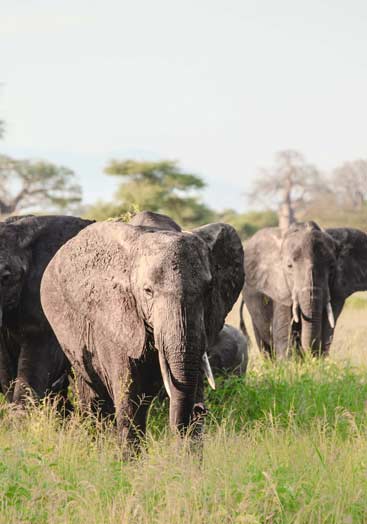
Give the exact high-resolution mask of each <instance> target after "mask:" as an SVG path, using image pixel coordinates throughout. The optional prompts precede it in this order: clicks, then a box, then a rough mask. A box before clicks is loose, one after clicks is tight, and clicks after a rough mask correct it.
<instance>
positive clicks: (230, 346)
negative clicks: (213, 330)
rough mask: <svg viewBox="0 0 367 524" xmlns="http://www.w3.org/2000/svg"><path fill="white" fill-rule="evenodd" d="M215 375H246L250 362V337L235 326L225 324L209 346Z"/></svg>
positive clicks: (209, 355)
mask: <svg viewBox="0 0 367 524" xmlns="http://www.w3.org/2000/svg"><path fill="white" fill-rule="evenodd" d="M208 357H209V362H210V365H211V367H212V369H213V372H214V375H216V374H222V373H231V374H234V375H244V374H245V373H246V369H247V364H248V339H247V337H245V336H244V334H243V333H241V331H239V330H238V329H236V328H235V327H233V326H230V325H228V324H224V326H223V329H222V330H221V332H220V333H219V334H218V336H217V338H216V340H215V341H214V343H213V344H212V345H211V346H209V347H208Z"/></svg>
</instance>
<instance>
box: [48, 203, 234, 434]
mask: <svg viewBox="0 0 367 524" xmlns="http://www.w3.org/2000/svg"><path fill="white" fill-rule="evenodd" d="M147 219H149V221H150V222H149V225H148V226H147V225H144V224H145V223H146V220H147ZM141 224H143V225H141ZM156 226H157V227H156ZM176 226H177V224H175V223H174V222H173V221H171V220H170V219H169V218H168V217H164V216H162V215H158V214H154V213H146V212H145V213H144V212H143V213H140V214H138V215H137V216H136V217H134V219H133V220H132V222H131V223H130V224H124V223H122V222H118V221H116V222H115V221H108V222H102V223H98V224H94V225H92V226H90V227H88V228H86V229H85V230H84V231H82V232H81V233H80V234H79V235H78V236H77V237H75V238H74V239H72V240H71V241H70V242H68V244H66V245H65V246H63V247H62V248H61V249H60V250H59V252H58V253H57V254H56V256H55V257H54V259H53V260H52V262H51V263H50V264H49V266H48V268H47V270H46V271H45V274H44V277H43V280H42V287H41V297H42V305H43V308H44V311H45V314H46V316H47V318H48V320H49V322H50V324H51V325H52V327H53V329H54V331H55V334H56V336H57V338H58V340H59V342H60V344H61V347H62V348H63V350H64V351H65V353H66V354H67V356H68V358H69V359H70V361H71V363H72V365H73V367H74V369H75V371H76V374H77V375H78V376H79V377H81V380H82V382H84V390H85V387H87V388H90V390H91V391H92V395H91V397H94V400H97V401H101V403H102V404H103V402H106V400H107V404H108V405H113V408H114V412H115V414H116V421H117V427H118V431H119V434H120V436H121V438H122V439H123V440H125V439H126V438H127V439H129V440H131V439H132V440H135V438H136V436H137V434H141V433H144V432H145V426H146V415H147V409H148V406H149V402H150V400H151V399H152V398H153V396H154V395H156V394H157V393H158V391H159V389H160V387H161V385H162V378H163V383H164V385H165V387H166V389H167V392H168V395H169V396H170V410H169V411H170V424H171V426H172V427H173V428H176V429H178V430H180V431H184V430H186V429H187V427H188V426H189V425H190V423H191V421H193V420H194V419H195V416H197V414H200V413H201V410H202V409H203V385H202V382H203V380H202V374H203V369H204V371H206V373H207V374H208V376H209V378H210V379H211V380H212V377H211V376H210V366H209V364H208V359H207V355H206V348H207V346H208V344H210V343H212V342H213V340H214V339H215V337H216V336H217V334H218V333H219V331H220V330H221V328H222V327H223V324H224V319H225V317H226V315H227V313H228V312H229V311H230V309H231V308H232V306H233V304H234V303H235V301H236V299H237V297H238V295H239V294H240V292H241V289H242V286H243V280H244V271H243V249H242V244H241V241H240V239H239V237H238V236H237V233H236V232H235V230H234V229H233V228H232V227H231V226H229V225H226V224H209V225H207V226H203V227H200V228H198V229H195V230H193V231H192V232H191V233H188V232H183V231H181V230H180V228H179V227H178V226H177V227H176Z"/></svg>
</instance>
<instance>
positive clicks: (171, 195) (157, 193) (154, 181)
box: [88, 160, 214, 227]
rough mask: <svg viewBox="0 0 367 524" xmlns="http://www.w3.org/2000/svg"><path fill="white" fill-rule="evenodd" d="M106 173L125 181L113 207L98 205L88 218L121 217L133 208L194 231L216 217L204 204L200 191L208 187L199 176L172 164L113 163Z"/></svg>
mask: <svg viewBox="0 0 367 524" xmlns="http://www.w3.org/2000/svg"><path fill="white" fill-rule="evenodd" d="M105 173H106V174H108V175H111V176H119V177H121V178H122V179H123V181H122V183H121V184H120V186H119V188H118V190H117V192H116V195H115V201H114V202H112V203H111V204H106V203H99V204H98V205H97V206H93V207H92V208H90V209H89V211H88V215H89V216H96V217H98V218H107V216H103V215H104V212H106V213H112V215H111V214H110V215H109V216H119V215H122V214H124V213H126V212H127V211H129V210H131V208H132V207H133V208H135V209H140V210H143V209H144V210H149V211H155V212H159V213H164V214H167V215H169V216H170V217H172V218H173V219H174V220H176V221H177V222H178V223H179V224H181V225H183V226H185V227H191V226H195V225H198V224H203V223H205V222H210V221H212V219H213V216H214V213H213V212H212V211H211V210H210V209H209V208H208V207H207V206H206V205H205V204H204V203H203V202H201V200H200V198H199V196H198V194H197V193H198V191H199V190H201V189H202V188H204V187H205V183H204V181H203V180H202V179H201V178H200V177H199V176H197V175H193V174H191V173H186V172H184V171H182V169H181V168H180V167H179V165H178V163H177V162H175V161H171V160H161V161H158V162H144V161H142V162H140V161H136V160H122V161H119V160H112V161H111V162H109V164H108V165H107V166H106V168H105Z"/></svg>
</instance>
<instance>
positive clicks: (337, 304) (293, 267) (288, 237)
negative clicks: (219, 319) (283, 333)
mask: <svg viewBox="0 0 367 524" xmlns="http://www.w3.org/2000/svg"><path fill="white" fill-rule="evenodd" d="M246 248H247V249H246V264H245V270H246V286H247V287H248V288H251V289H255V290H257V291H260V292H261V293H264V294H265V295H267V296H268V297H270V298H271V299H272V300H273V301H275V302H277V303H279V304H282V305H285V306H289V307H290V308H291V309H292V317H293V322H295V323H296V324H297V325H300V329H301V345H302V348H304V349H308V348H313V350H314V351H318V350H319V349H320V347H321V350H324V349H325V346H326V345H327V344H329V343H330V337H329V338H328V337H327V334H328V333H330V332H331V333H332V332H333V330H334V327H335V318H337V315H338V314H339V313H340V311H341V309H342V307H343V304H344V301H345V299H346V298H347V297H348V296H349V295H350V294H352V293H353V292H354V291H357V290H362V289H366V288H367V287H366V286H367V236H366V235H365V234H364V233H362V232H361V231H358V230H353V229H348V228H340V229H327V230H323V229H321V228H320V227H319V226H318V225H317V224H316V223H315V222H306V223H300V224H294V225H292V226H291V227H290V228H289V229H287V230H286V231H284V232H282V231H281V230H280V229H278V228H267V229H264V230H262V231H260V232H259V233H257V234H256V235H254V237H252V239H251V240H250V241H249V242H248V244H247V246H246ZM328 340H329V341H328Z"/></svg>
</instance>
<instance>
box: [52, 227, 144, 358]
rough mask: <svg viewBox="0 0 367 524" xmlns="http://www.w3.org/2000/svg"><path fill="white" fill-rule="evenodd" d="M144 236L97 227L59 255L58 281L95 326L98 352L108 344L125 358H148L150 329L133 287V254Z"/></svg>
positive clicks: (131, 230) (127, 229)
mask: <svg viewBox="0 0 367 524" xmlns="http://www.w3.org/2000/svg"><path fill="white" fill-rule="evenodd" d="M141 234H143V231H142V230H141V229H140V228H136V227H134V226H130V225H128V224H124V223H121V222H108V221H107V222H102V223H96V224H93V225H91V226H89V227H88V228H87V229H85V230H82V231H81V232H80V233H79V234H78V235H77V236H76V237H74V238H73V239H72V240H71V241H69V242H68V243H67V244H65V245H64V246H63V247H62V248H61V250H60V251H59V252H58V254H57V257H58V270H57V272H58V274H59V275H58V277H57V280H58V282H60V280H61V282H60V284H61V289H62V291H63V293H64V296H65V299H66V301H67V303H68V304H69V305H70V307H71V308H73V310H74V311H76V312H78V313H79V314H81V315H82V316H83V317H84V318H85V319H86V320H87V321H88V322H89V324H90V325H91V326H93V333H94V339H95V343H96V346H97V352H98V347H102V346H103V347H104V345H105V344H108V347H111V348H113V350H114V352H115V353H116V354H117V355H120V354H121V357H123V355H128V356H129V357H131V358H139V357H140V356H141V355H142V353H143V350H144V347H145V326H144V322H143V320H142V319H141V318H140V316H139V314H138V310H137V304H136V301H135V297H134V295H133V293H132V289H131V284H130V272H131V267H132V264H133V249H132V248H133V246H134V243H135V242H136V240H137V238H138V236H139V235H141ZM100 358H101V359H106V358H108V357H107V356H106V355H103V354H101V355H100Z"/></svg>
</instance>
